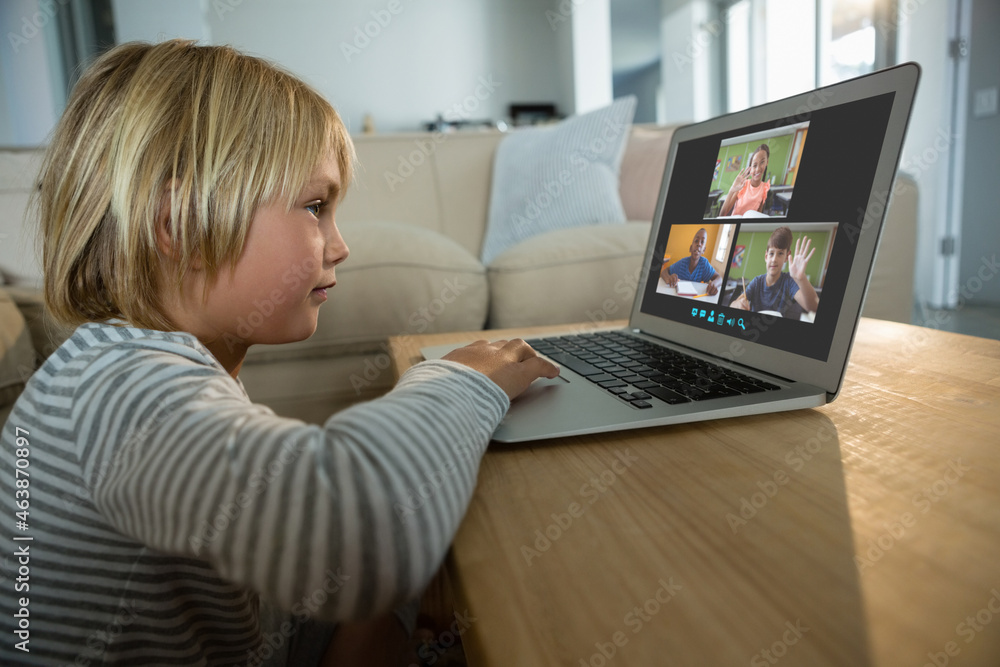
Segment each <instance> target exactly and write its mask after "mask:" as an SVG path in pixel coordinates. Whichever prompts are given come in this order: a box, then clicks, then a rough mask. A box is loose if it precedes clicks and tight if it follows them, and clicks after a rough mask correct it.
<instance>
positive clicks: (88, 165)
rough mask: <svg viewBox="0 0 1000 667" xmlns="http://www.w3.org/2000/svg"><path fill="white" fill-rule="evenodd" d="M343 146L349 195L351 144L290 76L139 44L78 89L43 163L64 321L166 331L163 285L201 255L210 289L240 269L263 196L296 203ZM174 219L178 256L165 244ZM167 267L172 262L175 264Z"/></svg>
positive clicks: (110, 57) (46, 263)
mask: <svg viewBox="0 0 1000 667" xmlns="http://www.w3.org/2000/svg"><path fill="white" fill-rule="evenodd" d="M330 151H333V152H334V153H335V154H336V157H337V161H338V166H339V168H340V173H341V180H342V183H341V193H343V192H345V191H346V190H347V186H348V184H349V183H350V178H351V174H352V171H353V164H354V148H353V145H352V143H351V138H350V136H349V135H348V133H347V129H346V128H345V127H344V124H343V122H342V121H341V120H340V117H339V116H338V115H337V112H336V111H335V110H334V109H333V107H332V106H331V105H330V104H329V102H327V101H326V100H325V99H324V98H323V97H322V96H321V95H320V94H319V93H318V92H316V91H315V90H313V89H312V88H311V87H309V86H308V85H307V84H305V83H304V82H302V81H300V80H299V79H297V78H295V77H294V76H292V75H291V74H288V73H287V72H284V71H282V70H280V69H278V68H277V67H275V66H274V65H272V64H270V63H267V62H265V61H263V60H260V59H258V58H253V57H251V56H247V55H244V54H242V53H239V52H237V51H236V50H234V49H232V48H230V47H225V46H197V45H195V44H194V42H191V41H183V40H171V41H167V42H163V43H160V44H155V45H153V44H143V43H137V42H133V43H128V44H123V45H121V46H118V47H116V48H114V49H112V50H110V51H108V52H107V53H106V54H104V55H103V56H101V57H100V58H98V60H97V61H96V62H94V64H93V65H92V66H91V67H90V68H89V69H88V70H87V71H86V72H85V73H84V75H83V76H82V77H81V79H80V81H79V83H77V85H76V87H75V88H74V90H73V93H72V95H71V97H70V100H69V103H68V105H67V108H66V111H65V113H64V114H63V116H62V119H61V120H60V122H59V125H58V127H57V128H56V130H55V134H54V136H53V139H52V142H51V144H50V146H49V149H48V151H47V153H46V156H45V160H44V163H43V166H42V171H41V180H40V183H39V189H38V192H37V193H36V198H35V206H36V208H37V209H38V213H39V216H40V221H41V232H42V244H43V249H42V262H43V268H44V287H45V302H46V305H47V306H48V308H49V309H50V311H51V313H52V315H53V316H54V317H55V318H56V319H57V320H59V321H60V322H62V323H63V324H67V325H71V326H75V325H78V324H82V323H84V322H97V321H103V320H106V319H110V318H121V319H124V320H126V321H128V322H129V323H130V324H132V325H135V326H139V327H145V328H152V329H161V330H172V329H174V328H175V327H174V325H173V324H172V323H171V322H169V321H168V320H167V318H166V317H165V316H164V315H163V314H162V308H161V294H162V290H163V289H166V288H169V287H171V286H170V285H169V281H168V284H167V285H162V284H160V283H162V282H164V281H163V280H161V279H160V277H159V276H161V275H164V276H167V275H169V276H171V277H172V279H173V281H174V283H175V284H174V286H173V287H175V288H176V289H180V285H181V281H182V279H183V276H184V275H185V273H186V272H187V271H188V270H189V269H190V268H191V267H192V263H193V262H194V261H196V260H197V261H198V262H199V263H200V264H201V265H202V266H203V267H204V269H205V270H206V274H207V277H208V281H207V283H206V284H210V283H211V282H212V281H213V280H215V279H216V277H217V276H218V273H219V271H220V270H221V269H222V268H223V267H224V266H225V265H226V264H229V265H230V266H235V264H236V262H237V260H238V259H239V257H240V254H241V252H242V250H243V246H244V243H245V240H246V236H247V231H248V229H249V227H250V222H251V220H252V219H253V217H254V214H255V213H256V212H257V209H258V208H259V207H260V206H262V205H265V204H269V203H272V202H276V201H284V203H285V205H286V206H287V207H288V208H291V206H292V203H293V201H294V199H295V198H296V196H297V195H298V194H299V192H300V190H301V188H302V187H303V186H304V185H305V184H306V181H307V180H308V178H309V176H310V175H311V173H312V171H313V169H314V168H315V166H316V165H317V164H318V162H319V161H320V159H321V158H322V157H325V156H326V155H328V154H329V152H330ZM167 214H169V216H170V218H169V219H170V234H171V237H172V241H173V246H172V255H173V256H172V258H171V261H170V262H169V263H165V262H164V260H165V258H164V256H163V253H161V252H160V250H159V249H158V244H157V235H156V224H157V219H158V218H161V219H162V217H163V216H165V215H167ZM165 269H169V270H167V271H165Z"/></svg>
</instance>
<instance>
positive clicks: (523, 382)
mask: <svg viewBox="0 0 1000 667" xmlns="http://www.w3.org/2000/svg"><path fill="white" fill-rule="evenodd" d="M443 358H444V359H448V360H449V361H457V362H458V363H460V364H465V365H466V366H468V367H469V368H472V369H473V370H477V371H479V372H480V373H482V374H483V375H485V376H486V377H488V378H489V379H491V380H493V381H494V382H496V383H497V385H499V387H500V388H501V389H503V390H504V392H505V393H506V394H507V396H508V397H510V399H511V400H513V399H514V398H515V397H517V396H518V395H519V394H520V393H521V392H523V391H524V390H525V389H527V388H528V385H530V384H531V383H532V382H534V381H535V380H537V379H538V378H540V377H547V378H554V377H557V376H558V375H559V367H558V366H556V365H555V364H553V363H552V362H551V361H548V360H547V359H542V358H541V357H539V356H538V354H537V353H536V352H535V351H534V350H533V349H531V346H530V345H528V344H527V343H525V342H524V341H523V340H521V339H520V338H515V339H513V340H509V341H508V340H498V341H494V342H492V343H490V342H487V341H485V340H477V341H476V342H475V343H472V344H471V345H466V346H465V347H460V348H458V349H457V350H452V351H451V352H449V353H448V354H446V355H445V356H444V357H443Z"/></svg>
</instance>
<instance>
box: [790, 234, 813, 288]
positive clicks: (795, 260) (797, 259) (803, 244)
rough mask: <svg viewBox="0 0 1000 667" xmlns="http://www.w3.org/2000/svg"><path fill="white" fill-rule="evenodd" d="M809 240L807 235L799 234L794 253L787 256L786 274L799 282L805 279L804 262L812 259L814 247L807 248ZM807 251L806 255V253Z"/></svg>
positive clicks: (806, 262)
mask: <svg viewBox="0 0 1000 667" xmlns="http://www.w3.org/2000/svg"><path fill="white" fill-rule="evenodd" d="M810 244H811V241H810V240H809V237H808V236H800V237H799V238H798V240H797V241H795V254H794V255H792V256H791V257H789V258H788V275H790V276H791V277H792V280H794V281H795V282H796V283H801V282H802V281H803V280H805V279H806V264H808V263H809V260H810V259H812V256H813V253H814V252H816V248H813V249H812V250H810V249H809V245H810ZM807 252H808V253H809V254H808V255H807V254H806V253H807Z"/></svg>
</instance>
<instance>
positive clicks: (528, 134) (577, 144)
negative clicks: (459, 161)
mask: <svg viewBox="0 0 1000 667" xmlns="http://www.w3.org/2000/svg"><path fill="white" fill-rule="evenodd" d="M635 106H636V98H635V96H632V95H629V96H627V97H622V98H620V99H618V100H615V102H614V103H612V104H611V105H609V106H607V107H604V108H603V109H597V110H595V111H591V112H589V113H585V114H581V115H579V116H573V117H571V118H567V119H566V120H564V121H562V122H560V123H558V124H556V125H551V126H544V127H532V128H526V129H519V130H514V131H512V132H511V133H510V135H508V136H506V137H504V139H503V141H501V142H500V144H499V145H498V146H497V151H496V156H495V157H494V159H493V184H492V186H491V189H490V210H489V219H488V221H487V226H486V238H485V240H484V241H483V250H482V256H481V260H482V262H483V264H485V265H489V264H490V263H491V262H492V261H493V260H494V259H495V258H496V257H497V256H498V255H500V254H501V253H502V252H503V251H504V250H506V249H507V248H510V247H511V246H514V245H517V244H518V243H519V242H521V241H523V240H525V239H527V238H530V237H532V236H535V235H537V234H541V233H544V232H549V231H553V230H556V229H567V228H570V227H580V226H583V225H593V224H605V223H607V224H622V223H624V222H625V211H624V209H623V208H622V202H621V197H620V196H619V194H618V172H619V169H620V168H621V163H622V156H623V155H624V153H625V146H626V144H627V143H628V138H629V132H630V130H631V128H632V117H633V115H634V114H635Z"/></svg>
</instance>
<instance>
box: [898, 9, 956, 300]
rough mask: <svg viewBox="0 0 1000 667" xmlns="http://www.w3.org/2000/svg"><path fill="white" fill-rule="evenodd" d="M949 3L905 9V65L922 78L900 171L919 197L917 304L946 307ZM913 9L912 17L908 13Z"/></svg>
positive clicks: (901, 30) (952, 140) (951, 140)
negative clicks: (943, 251) (914, 66)
mask: <svg viewBox="0 0 1000 667" xmlns="http://www.w3.org/2000/svg"><path fill="white" fill-rule="evenodd" d="M950 4H951V3H950V0H933V1H927V2H924V3H916V2H915V3H912V4H911V5H904V7H903V8H902V9H901V15H900V16H901V18H900V20H899V21H898V24H895V25H893V26H889V29H896V27H897V26H898V36H899V54H898V59H899V61H900V62H904V61H908V60H915V61H916V62H918V63H919V64H920V67H921V70H922V71H921V75H920V83H919V84H918V89H917V97H916V99H915V100H914V105H913V114H912V116H911V118H910V124H909V127H908V128H907V131H906V141H905V142H904V143H903V152H902V157H901V159H900V169H902V170H904V171H906V172H907V173H909V174H910V175H911V176H913V178H914V179H915V180H916V182H917V188H918V189H919V191H920V195H919V200H918V204H917V220H918V222H917V262H916V265H917V266H919V267H921V270H919V271H917V272H916V273H915V276H914V293H915V297H916V300H917V302H918V303H930V304H933V305H944V304H945V302H946V298H945V297H946V294H945V289H944V288H943V284H944V281H943V279H942V278H943V276H944V275H945V272H946V266H945V264H946V263H945V262H943V261H942V260H941V257H940V254H939V248H940V243H941V237H942V233H941V231H940V230H939V227H940V225H941V222H942V220H943V219H944V216H945V215H946V213H947V191H948V180H947V164H948V157H949V153H950V152H951V151H952V150H953V149H954V147H955V145H956V137H955V136H954V134H953V130H952V126H951V118H950V108H951V101H952V99H951V98H952V96H951V94H950V93H949V92H948V90H949V88H948V81H949V78H948V70H949V68H950V67H951V60H950V59H949V58H948V56H947V52H948V31H947V27H948V23H949V20H948V7H949V5H950ZM911 6H912V8H913V10H912V11H907V8H908V7H911Z"/></svg>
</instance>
